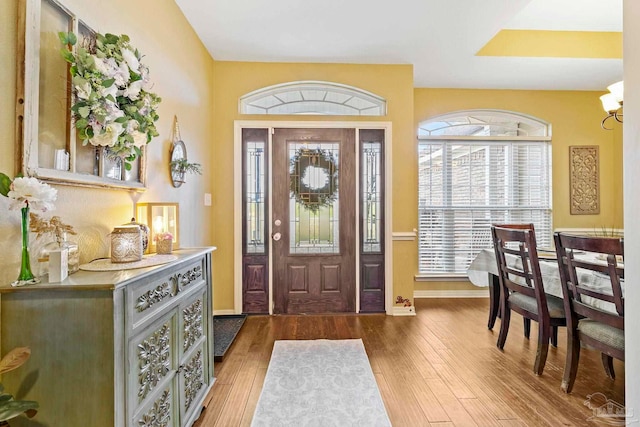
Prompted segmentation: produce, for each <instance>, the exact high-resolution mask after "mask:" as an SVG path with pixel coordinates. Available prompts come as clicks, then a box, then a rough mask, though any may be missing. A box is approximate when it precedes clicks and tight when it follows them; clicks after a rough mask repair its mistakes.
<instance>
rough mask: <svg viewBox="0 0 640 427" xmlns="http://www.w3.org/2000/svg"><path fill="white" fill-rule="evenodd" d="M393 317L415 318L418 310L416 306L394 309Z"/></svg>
mask: <svg viewBox="0 0 640 427" xmlns="http://www.w3.org/2000/svg"><path fill="white" fill-rule="evenodd" d="M391 315H392V316H415V315H416V308H415V307H414V306H410V307H393V310H392V311H391Z"/></svg>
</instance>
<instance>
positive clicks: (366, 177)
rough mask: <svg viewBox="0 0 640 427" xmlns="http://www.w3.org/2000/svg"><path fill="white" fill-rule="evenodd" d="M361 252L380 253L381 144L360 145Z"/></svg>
mask: <svg viewBox="0 0 640 427" xmlns="http://www.w3.org/2000/svg"><path fill="white" fill-rule="evenodd" d="M361 150H362V158H361V165H360V172H361V177H360V179H361V181H362V215H361V218H362V224H361V227H362V251H363V252H364V253H367V252H368V253H377V252H380V251H381V243H382V241H381V236H382V184H383V180H382V169H381V166H382V144H381V143H380V142H364V143H362V148H361Z"/></svg>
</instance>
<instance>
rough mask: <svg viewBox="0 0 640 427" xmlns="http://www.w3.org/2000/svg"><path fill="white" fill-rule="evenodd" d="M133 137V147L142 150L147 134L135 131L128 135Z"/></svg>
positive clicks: (145, 143)
mask: <svg viewBox="0 0 640 427" xmlns="http://www.w3.org/2000/svg"><path fill="white" fill-rule="evenodd" d="M129 135H131V136H132V137H133V145H135V146H136V147H138V148H142V147H144V146H145V145H147V134H146V133H143V132H140V131H139V130H135V131H133V132H131V133H129Z"/></svg>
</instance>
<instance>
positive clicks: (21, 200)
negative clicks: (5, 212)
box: [0, 173, 58, 212]
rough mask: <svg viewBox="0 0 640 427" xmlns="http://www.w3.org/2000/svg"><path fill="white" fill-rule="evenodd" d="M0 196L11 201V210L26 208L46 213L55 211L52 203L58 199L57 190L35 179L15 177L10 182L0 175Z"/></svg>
mask: <svg viewBox="0 0 640 427" xmlns="http://www.w3.org/2000/svg"><path fill="white" fill-rule="evenodd" d="M0 194H2V195H3V196H6V197H8V198H9V199H11V202H10V204H9V209H11V210H20V209H22V208H25V207H28V208H30V209H32V210H34V211H40V212H47V211H51V210H54V209H55V206H54V204H53V202H55V200H56V198H57V197H58V190H56V189H55V188H53V187H51V186H50V185H47V184H44V183H42V182H40V181H38V180H37V179H36V178H24V177H17V178H15V179H14V180H13V182H12V181H11V179H10V178H9V177H8V176H7V175H5V174H3V173H0Z"/></svg>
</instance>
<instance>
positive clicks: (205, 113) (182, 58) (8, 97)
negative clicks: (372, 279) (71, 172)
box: [0, 0, 214, 283]
mask: <svg viewBox="0 0 640 427" xmlns="http://www.w3.org/2000/svg"><path fill="white" fill-rule="evenodd" d="M63 2H64V4H65V5H66V6H68V7H69V9H70V10H72V11H74V12H76V13H77V14H78V15H79V16H80V18H82V19H83V20H85V22H87V24H88V25H90V26H91V27H93V28H94V29H96V30H97V31H100V32H111V33H116V34H128V35H129V36H130V37H131V40H132V44H133V45H134V46H135V47H137V48H138V49H139V50H140V51H141V52H142V53H143V54H144V59H143V61H144V63H145V64H146V65H148V66H149V68H150V71H151V79H152V81H153V82H154V88H153V91H154V92H156V93H157V94H158V95H160V96H161V97H162V99H163V100H162V103H161V104H160V107H159V111H158V112H159V115H160V120H159V121H158V122H157V123H156V125H157V128H158V131H159V133H160V136H158V137H156V138H154V139H153V141H151V143H150V144H149V146H148V150H147V153H148V163H147V165H148V189H147V191H146V192H145V193H142V194H138V195H134V194H130V193H128V192H126V191H123V190H103V189H89V188H80V187H69V186H60V185H55V187H56V188H57V189H58V201H57V202H56V211H55V212H54V213H55V214H56V215H60V216H61V217H62V219H63V221H65V222H68V223H70V224H71V225H73V226H74V227H76V229H77V230H79V231H80V232H81V235H80V236H78V240H79V243H80V252H81V257H82V258H81V261H82V262H86V261H89V260H90V259H91V258H93V257H96V256H107V255H108V253H105V252H104V250H105V242H106V239H107V233H108V232H109V231H110V230H111V229H113V227H114V226H116V225H119V224H122V223H124V222H128V221H129V220H130V218H131V215H132V213H133V200H134V199H136V198H139V199H140V201H149V202H160V201H171V202H179V203H180V210H181V215H180V220H181V221H180V227H181V228H180V231H181V236H180V243H181V245H183V246H198V245H200V246H202V245H210V244H211V243H212V225H211V221H210V220H209V218H210V214H211V208H208V207H204V206H203V194H204V193H205V192H209V193H212V192H213V179H212V170H213V169H214V167H213V156H212V151H213V149H212V147H211V144H212V138H211V135H212V133H213V130H214V127H213V124H212V122H211V117H212V115H213V113H212V111H213V107H212V100H213V60H212V59H211V56H210V55H209V53H208V52H207V50H206V49H205V48H204V46H203V45H202V43H201V42H200V40H199V39H198V37H197V36H196V34H195V32H194V31H193V29H192V28H191V26H190V25H189V23H188V22H187V20H186V19H185V18H184V16H183V15H182V12H181V11H180V9H179V8H178V7H177V5H176V4H175V2H173V1H163V2H157V1H154V0H138V1H135V2H132V1H127V0H112V1H109V2H105V3H102V4H101V5H100V7H96V5H95V3H93V2H86V1H84V0H63ZM17 4H18V1H17V0H2V1H0V51H2V52H3V54H2V55H0V135H2V138H1V139H0V171H2V172H4V173H7V174H8V175H11V176H13V175H14V174H15V173H17V172H18V171H16V170H15V169H14V162H15V160H16V157H15V155H14V151H15V146H16V141H15V140H14V137H13V135H14V126H15V118H14V114H15V113H14V111H15V108H14V102H15V96H16V90H15V87H16V61H15V45H16V41H17V29H16V20H17V11H18V6H17ZM123 11H125V13H123ZM174 115H177V116H178V118H179V120H180V128H181V129H180V130H181V135H182V139H183V140H184V141H185V143H186V144H187V150H188V155H189V159H190V160H191V161H195V162H198V163H201V164H202V165H203V170H204V173H203V176H197V175H195V176H194V175H189V176H188V179H187V180H188V182H187V183H186V184H184V185H183V186H182V187H181V188H179V189H175V188H173V186H172V185H171V182H170V176H169V166H168V164H169V150H170V146H171V141H172V131H173V117H174ZM19 223H20V222H19V215H18V213H17V212H14V211H8V203H7V199H6V198H5V197H0V248H2V253H3V256H2V257H1V258H0V282H3V283H7V282H11V281H13V280H15V278H16V277H17V274H18V270H19V268H18V265H19V255H20V254H19V233H20V230H19V228H20V226H19ZM106 247H107V248H108V246H106Z"/></svg>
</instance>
